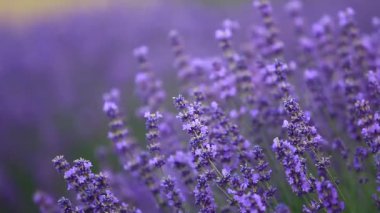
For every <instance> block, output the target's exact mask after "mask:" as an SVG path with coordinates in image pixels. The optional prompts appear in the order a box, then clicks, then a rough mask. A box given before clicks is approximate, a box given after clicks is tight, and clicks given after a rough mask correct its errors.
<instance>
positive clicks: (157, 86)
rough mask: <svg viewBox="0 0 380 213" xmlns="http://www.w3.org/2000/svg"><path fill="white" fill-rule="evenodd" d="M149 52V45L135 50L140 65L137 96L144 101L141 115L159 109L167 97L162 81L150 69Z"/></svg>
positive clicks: (136, 81) (136, 79)
mask: <svg viewBox="0 0 380 213" xmlns="http://www.w3.org/2000/svg"><path fill="white" fill-rule="evenodd" d="M147 54H148V47H146V46H141V47H139V48H136V49H135V50H134V55H135V57H136V59H137V61H138V63H139V66H140V71H139V73H138V74H137V75H136V78H135V84H136V92H137V96H138V97H139V98H140V101H141V103H142V107H141V108H140V110H139V112H138V113H139V115H140V116H143V115H144V113H145V112H149V111H157V110H159V109H160V108H161V105H162V103H163V101H164V100H165V97H166V94H165V91H164V90H163V88H162V82H161V81H160V80H159V79H157V78H156V76H155V75H154V73H153V72H152V71H151V69H150V66H149V62H148V59H147Z"/></svg>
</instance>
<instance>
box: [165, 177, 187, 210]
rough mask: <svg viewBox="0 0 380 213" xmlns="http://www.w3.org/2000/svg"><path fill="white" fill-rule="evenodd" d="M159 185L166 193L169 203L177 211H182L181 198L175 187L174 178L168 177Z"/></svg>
mask: <svg viewBox="0 0 380 213" xmlns="http://www.w3.org/2000/svg"><path fill="white" fill-rule="evenodd" d="M161 186H162V187H163V191H164V193H165V194H166V197H167V199H168V203H169V205H170V206H174V207H175V209H176V211H178V212H179V211H183V206H182V202H183V201H182V200H183V198H182V195H181V194H180V192H179V190H178V188H176V186H175V183H174V180H173V179H172V178H170V177H168V178H166V179H164V180H163V181H162V183H161Z"/></svg>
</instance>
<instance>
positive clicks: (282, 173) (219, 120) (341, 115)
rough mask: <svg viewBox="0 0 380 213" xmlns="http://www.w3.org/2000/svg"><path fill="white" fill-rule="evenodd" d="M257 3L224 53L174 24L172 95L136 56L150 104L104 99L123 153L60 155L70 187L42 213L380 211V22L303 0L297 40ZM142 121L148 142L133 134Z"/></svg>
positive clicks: (113, 138) (222, 33)
mask: <svg viewBox="0 0 380 213" xmlns="http://www.w3.org/2000/svg"><path fill="white" fill-rule="evenodd" d="M252 10H253V11H254V12H255V13H257V14H258V15H259V16H260V17H261V22H259V23H258V24H255V25H253V26H250V27H245V25H243V24H240V23H238V22H237V21H234V20H230V19H226V20H225V21H223V22H222V23H221V25H220V26H219V27H218V28H216V29H215V34H214V38H213V37H211V36H210V37H209V38H208V39H207V42H210V43H212V42H213V43H214V44H215V47H217V48H219V52H213V53H212V54H211V55H210V56H206V57H204V56H202V57H194V56H191V55H190V53H189V52H191V50H190V48H188V47H187V45H186V37H187V35H186V33H183V34H182V33H181V31H180V30H175V29H173V30H170V31H169V32H168V38H167V44H168V49H169V48H170V47H171V49H172V58H173V61H174V64H173V67H174V69H175V70H176V71H177V74H178V82H179V85H180V88H178V90H177V91H176V93H177V94H176V95H175V96H174V97H173V98H172V99H170V93H169V92H168V91H166V90H165V87H164V86H165V84H168V83H169V82H167V81H164V79H162V76H161V75H160V74H159V73H158V72H156V71H157V70H158V69H159V67H160V66H162V65H155V63H153V62H152V61H151V59H150V57H152V58H154V54H149V48H148V47H147V46H140V47H137V48H136V49H135V50H134V51H133V54H132V53H130V54H131V55H133V56H134V57H135V59H136V64H137V66H136V69H137V70H138V72H137V74H136V76H135V94H136V96H137V99H138V100H139V101H140V107H138V109H136V110H135V114H134V115H133V116H131V115H129V114H127V113H126V112H127V111H126V110H125V109H124V108H123V107H122V103H123V101H127V102H128V103H129V101H130V100H131V97H129V96H123V94H124V92H123V91H121V90H118V89H111V90H110V91H109V92H106V93H105V94H104V95H103V103H104V104H103V113H104V114H105V117H107V118H108V135H107V137H108V139H109V143H108V144H109V145H110V146H112V147H113V150H114V152H113V153H112V152H107V150H102V149H99V150H98V151H97V158H98V159H97V161H98V162H99V165H98V166H99V170H100V171H101V172H99V173H97V172H95V171H94V170H97V169H93V168H92V167H93V165H92V163H91V162H90V161H88V160H85V159H82V158H79V159H78V160H74V161H73V163H69V162H68V161H67V160H66V158H65V157H64V156H61V155H58V156H57V157H55V158H54V159H53V160H52V162H53V165H52V168H53V167H55V169H56V170H57V172H58V173H59V174H60V175H61V176H62V177H63V179H64V180H65V182H66V185H67V190H68V191H69V192H70V193H69V194H67V195H65V197H61V198H59V197H56V196H54V195H52V194H49V193H47V192H44V191H37V192H36V193H35V195H34V197H33V200H34V202H35V203H36V204H37V205H38V207H39V209H40V211H41V212H68V213H69V212H70V213H71V212H257V213H259V212H278V213H280V212H281V213H282V212H301V211H302V212H324V211H325V212H332V213H335V212H374V211H376V210H377V211H378V210H379V209H380V197H379V196H380V190H379V188H380V185H379V184H380V115H379V110H380V108H379V100H380V71H379V69H380V51H379V49H380V42H379V36H380V19H379V18H376V17H374V18H373V19H372V25H373V29H372V30H371V31H369V32H365V31H362V29H361V27H360V26H361V25H360V24H359V22H358V21H357V19H356V18H355V10H354V9H353V8H343V9H342V10H341V11H339V12H338V14H336V15H334V16H333V15H331V16H328V15H323V16H322V17H321V18H320V19H318V20H317V21H316V22H315V23H312V24H308V23H307V22H308V20H307V19H306V17H305V18H304V16H303V15H304V10H303V8H302V2H301V1H299V0H290V1H289V2H288V3H287V4H286V6H285V11H286V12H287V14H288V17H289V20H291V23H293V26H292V27H293V31H294V35H293V36H292V38H293V41H294V40H295V41H296V44H297V45H295V46H296V47H295V48H292V46H293V44H292V40H289V39H285V38H286V36H285V38H284V37H283V36H282V33H281V32H280V31H279V29H280V28H279V27H278V26H279V24H281V23H282V22H280V21H279V20H278V18H277V16H276V12H275V10H274V9H273V8H272V5H271V3H270V2H269V1H268V0H254V1H253V5H252ZM246 28H247V29H246ZM245 31H248V34H249V37H248V38H247V39H243V38H241V36H239V33H241V32H245ZM294 38H295V39H294ZM193 48H194V47H193ZM100 49H101V48H100ZM194 49H196V48H194ZM109 57H110V58H112V56H109ZM88 60H90V61H92V60H96V58H92V57H89V58H88ZM97 95H99V97H100V96H101V95H100V94H97ZM168 103H172V105H169V104H168ZM99 114H100V110H99ZM135 116H136V117H137V118H139V119H140V120H142V121H145V127H146V128H145V129H146V131H145V140H144V139H143V140H142V139H141V138H139V137H135V136H134V134H132V131H131V130H130V126H133V125H135V124H134V123H133V122H129V119H130V118H131V117H135ZM46 126H49V125H46ZM104 145H106V143H104ZM115 156H116V158H115ZM114 160H117V161H118V165H119V167H118V169H117V168H115V166H114V164H113V163H112V162H113V161H114Z"/></svg>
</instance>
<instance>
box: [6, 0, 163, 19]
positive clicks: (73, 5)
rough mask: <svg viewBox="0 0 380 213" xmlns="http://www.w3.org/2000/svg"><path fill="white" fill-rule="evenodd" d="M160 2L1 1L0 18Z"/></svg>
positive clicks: (142, 0)
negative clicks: (118, 4) (119, 4)
mask: <svg viewBox="0 0 380 213" xmlns="http://www.w3.org/2000/svg"><path fill="white" fill-rule="evenodd" d="M157 1H158V0H0V17H1V18H6V19H10V20H13V21H23V20H30V18H34V17H38V16H43V15H49V14H57V13H60V12H64V11H70V10H77V9H91V8H105V7H108V6H110V5H111V4H115V3H123V4H128V5H131V6H132V5H134V6H139V5H146V4H151V3H155V2H157Z"/></svg>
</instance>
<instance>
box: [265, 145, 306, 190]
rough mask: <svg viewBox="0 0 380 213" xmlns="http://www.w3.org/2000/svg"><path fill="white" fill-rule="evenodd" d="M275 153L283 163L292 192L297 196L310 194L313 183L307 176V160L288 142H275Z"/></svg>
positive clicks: (273, 146)
mask: <svg viewBox="0 0 380 213" xmlns="http://www.w3.org/2000/svg"><path fill="white" fill-rule="evenodd" d="M272 148H273V151H274V152H275V153H276V156H277V159H278V160H280V161H281V162H282V165H283V166H284V169H285V175H286V178H287V180H288V183H289V185H290V186H291V187H292V191H293V192H295V193H297V195H302V194H305V193H309V192H311V191H312V190H313V186H312V181H311V180H310V179H309V177H308V176H307V173H306V172H307V169H306V160H305V159H304V158H303V157H302V156H300V155H299V154H297V149H296V147H294V146H293V145H292V144H291V143H289V142H288V141H283V140H280V139H278V138H275V139H274V140H273V145H272Z"/></svg>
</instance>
